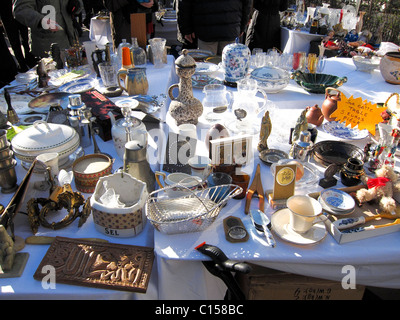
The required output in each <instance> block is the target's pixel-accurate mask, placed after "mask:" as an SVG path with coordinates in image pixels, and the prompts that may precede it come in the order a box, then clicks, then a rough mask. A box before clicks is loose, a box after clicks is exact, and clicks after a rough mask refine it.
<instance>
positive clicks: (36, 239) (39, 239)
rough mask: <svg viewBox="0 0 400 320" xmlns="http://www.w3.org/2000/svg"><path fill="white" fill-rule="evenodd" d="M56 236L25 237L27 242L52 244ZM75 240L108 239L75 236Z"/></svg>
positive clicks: (99, 240) (102, 240)
mask: <svg viewBox="0 0 400 320" xmlns="http://www.w3.org/2000/svg"><path fill="white" fill-rule="evenodd" d="M55 239H56V237H48V236H31V237H28V238H26V239H25V243H26V244H52V243H53V241H54V240H55ZM75 240H84V241H98V242H108V240H104V239H100V238H75Z"/></svg>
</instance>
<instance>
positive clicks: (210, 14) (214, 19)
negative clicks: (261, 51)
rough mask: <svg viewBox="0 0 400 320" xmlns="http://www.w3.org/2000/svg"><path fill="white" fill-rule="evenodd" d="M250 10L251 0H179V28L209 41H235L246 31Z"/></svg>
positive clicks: (184, 33)
mask: <svg viewBox="0 0 400 320" xmlns="http://www.w3.org/2000/svg"><path fill="white" fill-rule="evenodd" d="M250 9H251V0H179V4H178V12H177V16H178V25H179V30H180V32H181V33H182V35H183V36H185V35H187V34H192V33H193V32H194V33H195V35H196V37H197V38H198V39H200V40H202V41H205V42H211V41H233V40H235V39H236V37H239V35H240V34H241V33H242V32H244V31H245V30H246V27H247V24H248V22H249V19H250Z"/></svg>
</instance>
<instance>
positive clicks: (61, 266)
mask: <svg viewBox="0 0 400 320" xmlns="http://www.w3.org/2000/svg"><path fill="white" fill-rule="evenodd" d="M153 260H154V249H153V248H150V247H141V246H132V245H122V244H115V243H103V242H95V241H86V240H78V239H70V238H62V237H56V239H55V241H54V242H53V243H52V244H51V246H50V248H49V249H48V251H47V253H46V255H45V256H44V258H43V260H42V262H41V263H40V265H39V267H38V268H37V270H36V272H35V274H34V275H33V277H34V279H36V280H42V279H43V277H45V276H46V275H47V272H45V273H42V269H43V267H44V266H53V267H54V269H55V273H56V282H59V283H67V284H74V285H82V286H91V287H98V288H105V289H115V290H125V291H134V292H140V293H145V292H146V290H147V286H148V284H149V280H150V274H151V269H152V266H153ZM44 270H48V269H44Z"/></svg>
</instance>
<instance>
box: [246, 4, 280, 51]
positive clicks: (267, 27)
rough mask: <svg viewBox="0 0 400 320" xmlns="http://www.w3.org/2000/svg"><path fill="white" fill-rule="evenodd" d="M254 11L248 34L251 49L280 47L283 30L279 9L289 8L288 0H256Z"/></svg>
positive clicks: (247, 43) (247, 38) (248, 44)
mask: <svg viewBox="0 0 400 320" xmlns="http://www.w3.org/2000/svg"><path fill="white" fill-rule="evenodd" d="M253 6H254V9H255V10H254V13H253V16H252V19H251V23H250V25H249V28H248V30H247V34H246V45H247V46H248V47H249V48H250V50H252V49H254V48H262V49H263V50H264V51H265V52H266V51H267V50H268V49H271V48H277V49H280V43H281V30H280V16H279V11H285V10H286V9H287V8H288V0H254V3H253Z"/></svg>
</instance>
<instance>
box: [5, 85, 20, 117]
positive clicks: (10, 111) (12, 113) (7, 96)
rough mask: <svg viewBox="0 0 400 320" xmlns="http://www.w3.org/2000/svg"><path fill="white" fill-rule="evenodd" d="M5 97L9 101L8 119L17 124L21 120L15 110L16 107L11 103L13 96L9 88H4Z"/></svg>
mask: <svg viewBox="0 0 400 320" xmlns="http://www.w3.org/2000/svg"><path fill="white" fill-rule="evenodd" d="M4 98H5V99H6V101H7V105H8V108H7V120H8V121H9V122H10V123H11V124H16V123H18V122H19V118H18V115H17V113H16V112H15V110H14V108H13V107H12V105H11V97H10V93H9V92H8V91H7V89H4Z"/></svg>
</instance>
